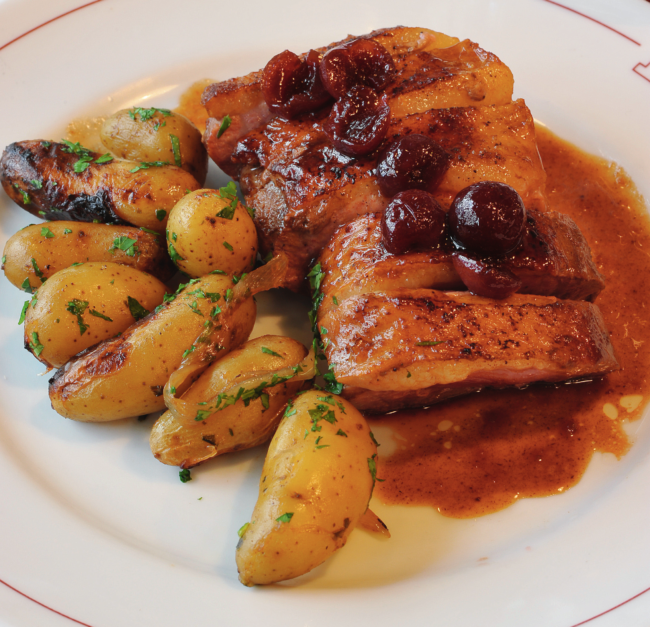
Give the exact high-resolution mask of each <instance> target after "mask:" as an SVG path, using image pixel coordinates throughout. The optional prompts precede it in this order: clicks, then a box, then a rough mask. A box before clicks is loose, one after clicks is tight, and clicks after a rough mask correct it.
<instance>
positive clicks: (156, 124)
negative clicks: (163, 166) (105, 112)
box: [99, 107, 208, 185]
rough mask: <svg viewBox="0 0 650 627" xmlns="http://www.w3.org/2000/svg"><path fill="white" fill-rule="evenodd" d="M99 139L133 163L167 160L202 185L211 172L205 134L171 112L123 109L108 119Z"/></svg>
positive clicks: (115, 152) (184, 118) (118, 155)
mask: <svg viewBox="0 0 650 627" xmlns="http://www.w3.org/2000/svg"><path fill="white" fill-rule="evenodd" d="M99 137H100V139H101V141H102V143H103V144H104V146H106V148H108V149H109V150H110V151H111V152H112V153H113V154H114V155H115V156H117V157H120V158H121V159H129V160H130V161H145V162H150V161H167V162H168V163H171V164H173V165H176V166H178V167H181V168H183V169H184V170H186V171H187V172H189V173H190V174H191V175H192V176H193V177H194V178H195V179H196V180H197V181H198V182H199V184H200V185H203V183H204V182H205V177H206V175H207V173H208V153H207V152H206V150H205V148H204V146H203V143H202V142H201V133H200V132H199V130H198V129H197V128H196V126H194V124H192V122H190V121H189V120H188V119H187V118H186V117H185V116H183V115H181V114H180V113H175V112H173V111H170V110H169V109H156V108H150V109H143V108H141V107H134V108H133V109H122V110H121V111H118V112H117V113H114V114H113V115H111V116H110V117H109V118H107V119H106V121H105V122H104V124H103V125H102V128H101V129H100V131H99Z"/></svg>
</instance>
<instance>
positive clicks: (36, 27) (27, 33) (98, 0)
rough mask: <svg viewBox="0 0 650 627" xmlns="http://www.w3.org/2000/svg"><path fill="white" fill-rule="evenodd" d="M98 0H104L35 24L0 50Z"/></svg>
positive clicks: (0, 49)
mask: <svg viewBox="0 0 650 627" xmlns="http://www.w3.org/2000/svg"><path fill="white" fill-rule="evenodd" d="M98 2H102V0H93V1H92V2H88V3H86V4H82V5H81V6H80V7H77V8H76V9H70V11H66V12H65V13H61V15H57V16H56V17H53V18H52V19H51V20H48V21H47V22H43V23H42V24H39V25H38V26H34V28H32V29H30V30H28V31H27V32H26V33H23V34H22V35H18V37H16V38H15V39H12V40H11V41H8V42H7V43H6V44H4V45H2V46H0V52H2V51H3V50H4V49H5V48H7V47H8V46H11V44H13V43H14V42H16V41H18V40H19V39H22V38H23V37H26V36H27V35H29V34H30V33H33V32H34V31H35V30H38V29H39V28H43V26H47V25H48V24H51V23H52V22H56V20H59V19H61V18H62V17H65V16H66V15H70V13H74V12H75V11H80V10H81V9H85V8H86V7H89V6H90V5H91V4H97V3H98Z"/></svg>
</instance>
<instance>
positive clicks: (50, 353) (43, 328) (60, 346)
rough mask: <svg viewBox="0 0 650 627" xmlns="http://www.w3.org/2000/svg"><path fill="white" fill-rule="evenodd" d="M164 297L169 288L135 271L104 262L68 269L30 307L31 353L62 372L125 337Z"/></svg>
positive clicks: (27, 316)
mask: <svg viewBox="0 0 650 627" xmlns="http://www.w3.org/2000/svg"><path fill="white" fill-rule="evenodd" d="M164 296H165V285H164V284H163V283H161V282H160V281H159V280H158V279H156V278H154V277H152V276H151V275H149V274H145V273H144V272H140V271H139V270H136V269H135V268H129V267H128V266H123V265H120V264H117V263H99V262H96V263H82V264H81V265H76V266H72V267H70V268H66V269H65V270H61V271H60V272H57V273H56V274H55V275H53V276H51V277H50V278H49V279H47V281H46V282H45V283H43V284H42V285H41V286H40V287H39V288H38V291H37V292H36V293H35V294H34V296H33V298H32V300H31V301H28V302H26V303H25V308H24V310H23V315H24V318H25V348H27V349H28V350H29V351H30V352H31V353H32V354H33V355H35V356H36V357H37V359H39V360H40V361H42V362H43V363H44V364H46V365H47V366H54V367H55V368H58V367H60V366H62V365H63V364H65V363H66V362H67V361H68V360H69V359H70V358H71V357H73V356H74V355H76V354H77V353H79V352H81V351H82V350H84V349H86V348H88V347H89V346H94V345H95V344H98V343H99V342H101V341H103V340H105V339H107V338H112V337H114V336H115V335H117V334H118V333H122V332H123V331H125V330H126V329H127V328H128V327H130V326H131V325H132V324H133V323H134V322H136V321H137V320H139V319H140V318H141V317H143V316H145V315H146V314H147V313H149V310H151V309H153V308H154V307H156V306H157V305H159V304H160V303H162V302H163V298H164ZM21 317H22V316H21Z"/></svg>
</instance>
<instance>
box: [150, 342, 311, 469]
mask: <svg viewBox="0 0 650 627" xmlns="http://www.w3.org/2000/svg"><path fill="white" fill-rule="evenodd" d="M262 347H265V348H268V349H269V350H272V351H273V352H275V353H278V355H281V357H276V356H274V355H269V354H268V353H264V352H262ZM306 355H307V349H306V348H305V347H304V346H303V345H302V344H300V342H296V341H295V340H292V339H291V338H289V337H282V336H279V335H264V336H262V337H258V338H256V339H254V340H249V341H248V342H246V343H245V344H243V345H242V346H240V347H239V348H238V349H236V350H234V351H232V352H231V353H229V354H228V355H226V356H225V357H223V358H222V359H219V361H216V362H214V363H213V364H211V365H210V367H209V368H208V369H207V370H206V371H205V372H204V373H203V374H202V375H201V377H200V378H199V379H198V380H197V381H196V383H194V384H193V385H192V387H191V388H190V389H189V390H187V392H185V394H184V395H183V397H182V398H183V400H189V401H192V402H195V403H200V402H203V401H207V400H208V399H210V398H213V397H214V396H216V395H217V394H218V393H219V391H223V390H224V389H228V388H230V387H232V386H233V385H235V384H236V381H237V378H238V377H239V376H240V375H242V374H244V375H249V374H254V373H256V372H260V371H274V370H275V371H277V370H281V369H283V368H286V367H287V366H289V365H292V364H297V363H299V362H300V361H301V360H302V359H304V358H305V356H306ZM302 385H303V382H302V381H291V380H290V381H287V382H285V383H282V384H279V385H275V386H273V387H269V388H267V389H266V393H267V394H268V396H269V407H268V409H266V410H265V409H264V407H263V405H262V401H261V400H260V399H256V400H254V401H251V402H250V403H249V405H248V407H246V406H245V405H244V401H241V400H239V401H237V402H236V403H235V404H234V405H231V406H229V407H227V408H226V409H224V410H222V411H220V412H217V413H215V414H212V415H211V416H208V417H207V418H206V419H205V420H201V421H198V422H194V423H192V424H182V423H181V422H179V421H178V420H177V419H176V418H175V417H174V415H173V414H172V413H171V412H170V411H167V412H165V413H164V414H163V415H162V416H161V417H160V418H159V419H158V420H157V421H156V424H154V426H153V429H152V431H151V437H150V439H149V444H150V445H151V452H152V453H153V454H154V457H155V458H156V459H158V460H159V461H161V462H162V463H163V464H169V465H170V466H180V467H181V468H191V467H192V466H196V465H197V464H200V463H202V462H204V461H206V460H208V459H211V458H212V457H216V456H217V455H222V454H224V453H230V452H231V451H239V450H243V449H247V448H251V447H253V446H257V445H258V444H262V443H263V442H266V441H267V440H268V439H269V438H270V437H271V436H272V435H273V433H274V432H275V429H276V428H277V426H278V423H279V422H280V418H281V417H282V412H283V411H284V407H285V405H286V404H287V401H288V400H289V398H291V396H293V395H294V394H295V393H296V392H297V391H298V390H299V389H300V388H301V387H302ZM242 387H244V388H246V387H247V386H246V383H245V382H243V383H242Z"/></svg>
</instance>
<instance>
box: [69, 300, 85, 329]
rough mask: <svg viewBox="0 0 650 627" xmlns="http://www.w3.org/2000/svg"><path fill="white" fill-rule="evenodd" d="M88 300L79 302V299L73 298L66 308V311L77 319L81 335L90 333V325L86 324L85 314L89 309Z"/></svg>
mask: <svg viewBox="0 0 650 627" xmlns="http://www.w3.org/2000/svg"><path fill="white" fill-rule="evenodd" d="M88 305H89V303H88V301H87V300H79V299H78V298H73V299H72V300H71V301H70V302H69V303H68V306H67V307H66V310H67V311H69V312H70V313H71V314H72V315H73V316H76V317H77V324H78V325H79V334H80V335H83V334H84V333H85V332H86V331H88V325H87V324H86V323H85V322H84V319H83V317H82V316H83V313H84V312H85V311H86V309H87V308H88Z"/></svg>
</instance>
